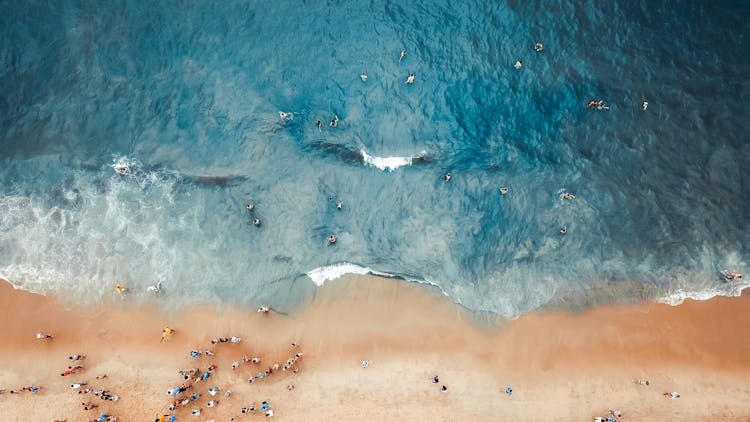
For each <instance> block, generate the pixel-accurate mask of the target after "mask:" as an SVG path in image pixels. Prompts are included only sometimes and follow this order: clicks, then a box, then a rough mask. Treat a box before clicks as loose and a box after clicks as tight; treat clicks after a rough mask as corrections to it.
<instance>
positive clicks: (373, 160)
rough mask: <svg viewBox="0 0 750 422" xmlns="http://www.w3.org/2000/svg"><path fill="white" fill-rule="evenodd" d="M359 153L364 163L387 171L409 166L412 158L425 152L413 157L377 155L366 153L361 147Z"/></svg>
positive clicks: (418, 156)
mask: <svg viewBox="0 0 750 422" xmlns="http://www.w3.org/2000/svg"><path fill="white" fill-rule="evenodd" d="M360 153H361V154H362V159H363V160H364V162H365V163H366V164H369V165H371V166H373V167H376V168H378V169H380V170H387V171H393V170H396V169H397V168H399V167H403V166H410V165H411V164H412V162H413V161H414V158H420V157H422V156H424V154H425V152H422V153H421V154H419V155H417V156H413V157H377V156H374V155H370V154H368V153H367V151H365V150H364V149H362V150H361V151H360Z"/></svg>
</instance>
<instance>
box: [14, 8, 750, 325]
mask: <svg viewBox="0 0 750 422" xmlns="http://www.w3.org/2000/svg"><path fill="white" fill-rule="evenodd" d="M749 4H750V3H748V2H744V1H716V2H679V1H644V2H637V1H627V2H594V1H575V2H568V3H566V4H561V2H558V1H550V2H532V1H511V2H484V1H432V2H424V3H423V4H416V3H414V2H408V1H385V2H362V1H348V2H343V1H342V2H315V1H281V2H191V1H184V2H179V1H160V2H146V1H124V2H123V1H120V2H109V1H86V2H73V1H59V2H46V1H24V2H11V1H3V2H0V28H2V29H0V31H2V38H1V39H0V183H2V191H0V276H2V277H5V278H7V279H9V280H10V281H12V282H13V283H14V284H16V285H19V286H22V287H24V288H26V289H30V290H36V291H42V292H61V293H63V294H67V295H71V296H72V297H75V298H78V300H81V301H94V300H98V299H100V298H102V297H107V296H110V295H112V294H113V291H114V290H113V288H112V286H113V285H114V283H116V282H118V281H119V282H122V283H124V284H126V285H127V286H129V287H131V288H132V289H133V290H135V291H142V290H143V289H145V286H147V285H150V284H152V283H153V282H155V281H162V283H163V284H164V287H165V293H167V294H168V297H171V298H173V299H172V300H173V302H179V303H185V302H197V301H215V300H222V301H232V302H236V303H240V304H248V305H254V304H258V303H264V302H267V303H270V304H272V305H276V306H290V304H291V303H294V301H295V299H294V298H296V297H300V295H303V294H305V293H306V292H309V291H310V290H311V289H312V288H313V287H314V285H313V283H312V281H311V279H310V277H308V276H307V275H306V273H308V272H310V271H311V270H313V269H315V268H319V267H323V266H327V265H336V264H342V263H352V264H357V265H360V266H362V267H368V268H370V269H372V270H376V271H380V272H386V273H391V274H399V275H403V276H406V277H407V278H409V279H413V280H422V281H427V282H430V283H434V284H436V285H437V286H439V288H440V289H441V290H442V291H443V292H444V293H445V294H447V295H448V296H450V297H451V298H452V299H453V300H454V301H456V302H459V303H461V304H463V305H465V306H467V307H468V308H470V309H473V310H477V311H491V312H495V313H498V314H500V315H503V316H513V315H517V314H520V313H523V312H527V311H530V310H533V309H537V308H539V307H542V306H546V305H550V306H580V305H588V304H595V303H602V302H611V301H615V302H629V301H633V300H640V299H644V298H661V299H663V300H668V299H670V298H671V299H675V298H680V297H684V296H695V297H706V296H711V295H714V294H736V293H737V292H738V289H739V287H741V286H746V285H747V284H734V285H731V284H729V283H723V282H722V281H721V280H720V277H719V276H718V272H719V271H720V270H722V269H729V270H731V271H745V272H750V269H749V268H748V262H750V259H749V253H750V232H748V230H747V227H748V226H749V225H750V209H748V199H747V198H748V197H750V178H749V177H748V176H747V166H748V163H749V162H750V143H749V142H748V133H750V131H748V123H747V122H748V118H749V117H750V115H749V113H748V105H750V104H748V103H749V101H748V96H749V95H750V83H749V79H748V77H749V76H750V59H748V57H749V56H748V54H747V52H748V48H749V47H750V44H749V42H748V37H749V36H750V30H749V29H748V25H747V23H746V22H747V18H748V16H750V6H749ZM537 41H541V42H542V43H543V44H544V50H543V51H541V52H535V51H534V44H535V43H536V42H537ZM401 50H406V52H407V55H406V57H405V58H404V59H403V60H401V61H399V52H400V51H401ZM516 60H522V62H523V67H521V68H520V69H515V68H514V67H513V64H514V62H515V61H516ZM363 71H366V72H367V74H368V77H369V78H368V80H367V81H366V82H362V81H361V80H360V78H359V75H360V73H362V72H363ZM410 72H413V73H414V74H415V78H416V80H415V83H414V84H413V85H409V84H405V83H404V82H405V80H406V77H407V76H408V75H409V73H410ZM598 99H602V100H604V101H605V102H606V103H607V105H608V106H609V107H610V109H609V110H594V109H589V108H587V107H586V105H587V103H588V102H589V101H590V100H598ZM644 100H646V101H648V103H649V107H648V109H647V110H645V111H644V110H641V108H640V105H641V102H642V101H644ZM279 111H286V112H292V113H293V119H292V120H290V121H288V122H286V123H284V122H282V121H281V119H280V118H279ZM334 115H338V116H339V118H340V122H339V125H338V126H337V127H335V128H331V127H330V126H329V125H328V122H329V121H330V120H331V119H332V118H333V117H334ZM318 119H320V120H322V121H323V125H322V128H321V130H319V129H318V128H317V127H316V124H315V122H316V120H318ZM373 157H375V158H373ZM377 157H381V158H387V157H396V158H391V159H390V162H392V163H398V162H408V161H409V160H410V159H411V158H412V157H416V159H414V160H412V164H411V165H404V166H400V167H398V168H396V169H395V170H393V171H388V169H380V168H377V167H375V166H373V165H371V163H375V164H378V163H379V162H378V161H377ZM398 157H400V158H398ZM117 163H119V164H127V165H128V171H127V173H126V174H124V175H121V174H118V173H117V172H115V171H114V170H113V166H114V165H115V164H117ZM446 172H450V173H451V175H452V179H451V180H450V182H448V183H445V182H443V175H444V174H445V173H446ZM503 186H505V187H509V189H510V192H509V193H508V194H507V195H505V196H503V195H501V194H500V192H499V188H500V187H503ZM564 192H569V193H572V194H574V195H575V196H576V197H575V199H570V200H563V199H561V195H562V193H564ZM338 200H342V201H343V209H342V210H340V211H339V210H337V209H336V202H337V201H338ZM248 202H253V203H254V204H255V205H256V210H255V213H254V214H255V215H256V216H257V217H258V218H260V219H261V222H262V223H261V226H260V227H255V226H253V224H252V223H251V218H252V215H251V214H250V213H248V212H247V211H246V210H245V208H244V206H245V204H247V203H248ZM562 226H565V227H566V228H567V230H568V232H567V234H566V235H561V234H560V233H559V232H558V230H559V229H560V227H562ZM330 234H335V235H336V236H337V237H338V241H337V243H336V244H335V245H333V246H326V238H327V237H328V236H329V235H330Z"/></svg>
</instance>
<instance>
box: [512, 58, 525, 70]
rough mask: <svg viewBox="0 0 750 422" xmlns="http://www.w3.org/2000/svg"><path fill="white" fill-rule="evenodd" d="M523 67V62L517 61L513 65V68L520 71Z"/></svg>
mask: <svg viewBox="0 0 750 422" xmlns="http://www.w3.org/2000/svg"><path fill="white" fill-rule="evenodd" d="M521 66H523V62H522V61H520V60H516V62H515V63H514V64H513V67H515V68H516V69H520V68H521Z"/></svg>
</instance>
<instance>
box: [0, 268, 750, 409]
mask: <svg viewBox="0 0 750 422" xmlns="http://www.w3.org/2000/svg"><path fill="white" fill-rule="evenodd" d="M159 300H160V299H159V298H155V299H154V301H153V302H152V303H151V304H149V305H145V306H138V307H137V308H136V307H134V306H128V304H127V302H128V298H127V296H126V297H125V298H124V299H122V300H121V299H119V298H117V297H116V295H113V299H112V301H111V302H108V303H106V304H102V305H101V306H99V307H97V308H96V309H90V308H86V309H72V310H71V309H66V305H64V304H61V303H59V302H56V301H54V300H52V299H50V298H47V297H44V296H40V295H36V294H31V293H27V292H23V291H16V290H14V289H13V288H12V287H11V286H10V285H8V284H6V283H0V307H2V310H1V311H0V314H1V315H2V318H1V319H0V328H1V329H2V332H3V339H2V343H1V344H0V357H2V358H3V362H4V365H3V367H2V368H1V369H0V389H5V390H6V392H5V393H4V394H2V395H0V415H2V416H0V419H1V420H2V421H25V420H38V421H53V420H55V419H61V420H62V419H67V421H69V422H70V421H89V420H93V419H95V418H96V417H97V416H98V415H99V414H100V413H101V412H102V411H104V412H106V413H109V414H112V415H116V416H119V419H118V420H120V421H153V420H154V419H155V418H156V416H157V415H158V414H160V413H162V414H166V413H169V412H168V411H167V407H168V406H169V404H170V402H171V397H169V396H167V394H166V391H167V390H168V389H170V388H174V387H177V386H179V385H180V384H182V382H183V380H182V378H181V377H180V376H179V375H178V373H177V371H178V369H187V368H193V367H196V366H198V367H200V368H201V369H202V370H205V369H206V368H207V367H208V365H209V364H211V363H216V364H217V365H218V366H219V367H218V369H217V370H216V371H215V372H214V373H213V375H212V377H211V378H210V379H209V380H207V381H205V382H201V383H197V384H195V386H194V391H197V392H199V393H201V394H202V396H203V397H202V398H201V399H199V400H198V401H196V402H195V403H191V405H190V406H187V407H186V408H178V410H177V412H176V413H175V414H176V415H177V416H178V420H195V421H207V420H211V419H215V420H216V421H229V420H230V417H232V416H235V417H236V420H238V421H242V420H252V419H253V418H263V416H262V415H261V414H259V413H257V412H255V413H254V414H253V415H243V414H242V413H241V412H240V408H241V407H243V406H245V405H248V404H250V403H255V404H256V405H259V404H260V403H261V402H262V401H263V400H267V401H269V402H270V403H271V405H272V408H273V409H274V411H275V417H274V419H279V420H290V421H318V420H331V421H333V420H337V421H338V420H347V421H365V420H367V421H369V420H405V421H411V420H427V421H442V420H455V421H459V420H460V421H521V420H523V421H591V420H593V417H594V416H600V415H601V416H603V415H605V414H606V413H607V410H608V409H614V408H617V409H620V410H621V411H622V412H623V414H624V416H623V418H622V419H621V420H622V421H655V420H690V421H703V420H705V421H750V383H749V382H748V381H747V377H748V375H750V336H748V335H747V327H748V326H749V325H750V296H748V295H743V296H741V297H737V298H714V299H711V300H709V301H703V302H695V301H687V302H686V303H684V304H683V305H681V306H678V307H670V306H667V305H660V304H645V305H641V306H629V307H620V306H616V307H600V308H595V309H591V310H587V311H585V312H582V313H580V314H569V313H564V312H555V313H539V314H533V315H528V316H524V317H522V318H519V319H517V320H514V321H507V322H505V323H498V324H491V326H487V324H477V323H476V321H475V320H474V318H473V317H472V315H470V314H468V313H467V312H466V311H465V310H463V309H461V308H460V307H458V306H455V305H453V304H451V303H448V302H447V301H445V300H444V298H442V297H439V296H438V295H437V294H435V293H434V292H431V291H429V290H427V289H425V288H424V287H422V286H419V285H415V284H409V283H405V282H399V281H394V280H387V279H381V278H377V277H370V276H353V277H347V278H345V279H342V280H336V281H334V282H329V283H327V284H326V285H325V286H323V287H321V288H319V289H317V290H316V292H315V296H314V297H313V298H311V301H310V305H309V306H308V307H307V308H306V309H302V310H300V311H299V313H298V314H297V315H292V316H282V315H277V314H273V313H271V314H267V315H265V314H259V313H256V312H254V311H246V310H237V309H229V310H227V309H224V310H217V309H216V308H213V307H205V308H192V309H190V310H189V312H185V313H182V314H180V315H168V314H163V313H161V312H160V311H159V310H158V309H157V305H158V302H159ZM162 300H163V299H162ZM165 326H170V327H172V328H174V329H176V330H177V331H176V334H175V335H174V336H173V337H172V338H170V339H168V340H167V341H165V342H163V343H160V341H159V340H160V337H161V330H162V328H164V327H165ZM39 331H44V332H51V333H53V334H55V338H54V339H52V340H51V341H40V340H37V339H36V338H35V334H36V333H37V332H39ZM232 335H236V336H239V337H241V338H242V339H243V341H242V343H240V344H231V343H224V344H218V345H216V346H213V345H211V344H210V340H211V339H212V338H214V337H222V336H232ZM293 341H297V342H299V343H300V346H299V347H298V348H292V347H291V343H292V342H293ZM191 349H198V350H201V351H203V350H206V349H213V350H214V351H215V352H216V355H215V356H213V357H206V356H203V357H201V358H199V359H191V358H190V357H189V356H188V352H189V351H190V350H191ZM296 352H303V353H304V355H303V357H302V358H301V359H300V360H299V362H298V367H299V368H300V371H299V373H297V374H294V373H291V372H284V371H276V372H274V373H273V374H272V375H271V376H269V377H268V378H266V379H264V380H260V381H256V382H253V383H252V384H249V383H248V382H247V381H246V380H247V378H248V376H249V375H251V374H257V373H258V372H259V371H261V370H262V369H265V368H267V367H268V366H270V365H271V364H273V363H275V362H279V363H281V364H282V365H283V363H284V361H286V359H287V358H289V357H291V356H293V355H294V353H296ZM75 353H83V354H86V355H87V358H86V359H85V360H84V361H83V362H82V364H83V365H84V366H85V369H84V370H83V371H82V372H81V373H80V374H74V375H72V376H68V377H61V376H60V373H61V372H62V371H63V370H65V369H66V368H67V366H68V365H70V364H71V362H70V361H69V360H68V356H69V355H72V354H75ZM243 354H247V355H248V356H252V355H258V356H260V357H261V358H262V359H263V360H262V362H261V364H260V365H257V366H256V365H252V364H242V365H241V366H240V368H238V369H232V368H231V362H232V361H233V360H240V358H241V357H242V355H243ZM363 359H367V360H368V361H369V366H368V367H367V368H366V369H365V368H362V367H361V365H360V361H361V360H363ZM102 373H106V374H108V377H107V378H105V379H103V380H97V379H95V377H96V375H98V374H102ZM435 374H438V375H439V376H440V384H438V385H436V384H433V383H432V377H433V376H434V375H435ZM637 378H642V379H648V380H649V382H650V385H649V386H642V385H638V384H636V383H634V382H633V380H634V379H637ZM79 381H86V382H88V383H89V387H91V388H92V389H93V388H104V389H107V390H109V391H111V392H112V393H113V394H117V395H118V396H119V397H120V399H119V400H118V401H116V402H107V401H104V402H103V401H101V400H100V399H99V398H97V397H95V396H93V395H79V394H77V393H76V391H74V390H72V389H71V388H70V387H69V385H70V384H71V383H73V382H79ZM290 384H293V385H294V386H295V388H294V390H292V391H289V390H287V386H288V385H290ZM443 384H445V385H446V386H447V387H448V391H447V392H446V393H441V392H440V386H441V385H443ZM28 385H41V386H42V387H43V389H42V391H41V392H39V393H36V394H31V393H23V394H20V395H11V394H8V392H7V390H10V389H15V388H20V387H24V386H28ZM214 385H215V386H217V387H219V388H220V389H221V391H220V393H219V394H218V395H217V396H216V397H215V398H214V399H218V400H219V405H218V406H216V407H214V408H207V407H206V405H205V404H206V402H207V401H208V400H210V399H211V397H209V396H208V394H207V393H206V391H207V389H208V388H209V387H211V386H214ZM508 385H510V386H512V387H513V395H512V396H508V395H506V394H504V390H505V387H506V386H508ZM228 388H229V389H231V390H232V391H233V394H232V396H231V397H229V398H227V397H225V396H224V391H225V390H226V389H228ZM665 391H678V392H679V393H680V394H681V397H680V398H679V399H676V400H669V399H667V398H665V397H663V396H662V393H663V392H665ZM83 401H92V402H94V403H97V404H99V408H97V409H95V410H93V411H88V412H86V411H84V410H83V409H82V406H81V402H83ZM195 407H201V408H202V409H203V412H202V414H201V416H200V417H193V416H191V415H190V410H191V409H193V408H195Z"/></svg>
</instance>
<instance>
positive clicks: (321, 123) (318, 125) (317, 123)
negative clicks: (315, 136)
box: [315, 119, 323, 131]
mask: <svg viewBox="0 0 750 422" xmlns="http://www.w3.org/2000/svg"><path fill="white" fill-rule="evenodd" d="M315 126H317V127H318V130H321V131H322V130H323V129H321V128H320V127H321V126H323V122H321V121H320V119H318V121H317V122H315Z"/></svg>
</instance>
